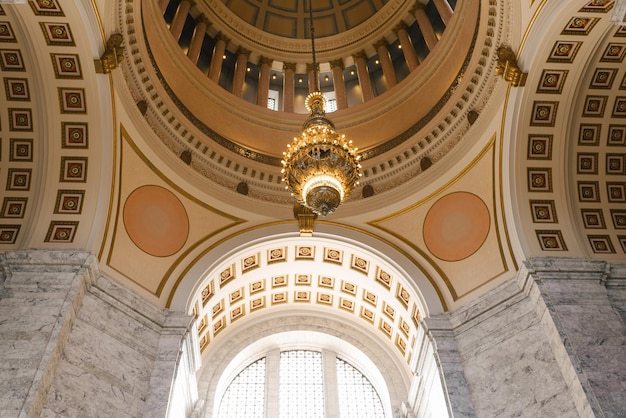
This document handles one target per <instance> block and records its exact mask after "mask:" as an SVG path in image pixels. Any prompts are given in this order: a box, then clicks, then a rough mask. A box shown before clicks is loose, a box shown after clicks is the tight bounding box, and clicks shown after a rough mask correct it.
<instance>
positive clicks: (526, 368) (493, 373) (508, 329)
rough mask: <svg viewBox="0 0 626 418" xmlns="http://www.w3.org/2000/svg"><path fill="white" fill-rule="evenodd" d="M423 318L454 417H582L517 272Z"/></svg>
mask: <svg viewBox="0 0 626 418" xmlns="http://www.w3.org/2000/svg"><path fill="white" fill-rule="evenodd" d="M425 322H426V324H427V326H428V330H429V332H430V334H431V335H432V337H433V340H434V343H435V344H436V347H437V355H438V358H439V362H440V367H441V370H442V374H443V376H444V378H443V380H444V382H445V388H446V390H447V391H448V395H449V398H450V406H451V416H454V417H458V416H461V417H466V416H476V417H494V416H518V417H533V418H534V417H539V416H541V417H544V416H545V417H549V416H550V417H552V416H554V417H557V416H558V417H575V416H578V414H577V411H576V407H575V405H574V402H573V401H572V399H571V395H570V394H569V392H568V391H567V385H566V382H565V381H564V379H563V377H562V375H561V372H560V368H559V366H558V365H557V362H556V359H555V356H554V354H553V353H552V349H551V346H550V343H549V342H548V339H547V337H546V336H545V333H544V330H543V328H542V326H541V324H540V321H539V319H538V317H537V316H536V314H535V310H534V306H533V303H532V302H531V301H530V299H529V298H528V297H527V295H526V294H525V293H524V292H523V291H522V289H521V288H520V286H519V285H518V283H517V281H516V280H515V279H512V280H509V281H508V282H505V283H503V284H502V285H500V286H499V287H497V288H495V289H494V290H492V291H490V292H488V293H487V294H485V295H483V296H482V297H480V298H478V299H476V300H474V301H472V302H471V303H469V304H468V305H466V306H464V307H462V308H460V309H458V310H457V311H454V312H451V313H446V314H442V315H437V316H434V317H431V318H427V319H426V320H425Z"/></svg>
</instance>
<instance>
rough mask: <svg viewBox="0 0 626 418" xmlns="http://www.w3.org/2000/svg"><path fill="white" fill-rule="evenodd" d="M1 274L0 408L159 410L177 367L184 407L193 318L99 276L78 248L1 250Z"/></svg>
mask: <svg viewBox="0 0 626 418" xmlns="http://www.w3.org/2000/svg"><path fill="white" fill-rule="evenodd" d="M0 276H1V277H0V281H3V283H4V284H3V288H4V289H3V291H2V293H0V353H2V355H1V356H0V416H1V417H3V418H4V417H7V418H10V417H39V416H77V417H78V416H80V417H83V416H84V417H87V416H114V417H116V418H124V417H128V418H130V417H139V416H150V417H155V418H158V417H165V416H166V414H167V412H168V404H169V402H170V398H171V396H170V395H171V393H172V388H173V385H174V379H175V376H179V375H182V376H184V377H185V379H181V380H180V382H182V383H181V385H184V386H185V392H184V393H185V395H186V400H185V402H186V403H185V402H183V403H182V405H183V409H182V410H183V411H190V410H191V408H192V406H193V403H194V402H195V400H196V399H197V389H196V387H195V384H196V382H195V370H196V369H197V367H198V362H199V358H200V356H199V353H198V351H199V350H198V349H197V347H198V344H197V341H194V337H195V332H192V331H191V330H192V329H193V318H192V317H190V316H189V315H186V314H185V313H182V312H173V311H169V310H166V309H161V308H158V307H156V306H154V305H152V304H151V303H149V302H148V301H146V300H144V299H142V298H140V297H139V296H137V295H135V294H134V293H132V292H131V291H130V290H128V289H126V288H125V287H124V286H122V285H120V284H118V283H116V282H114V281H113V280H111V279H109V278H107V277H105V276H103V275H102V274H101V273H100V271H99V270H98V266H97V261H96V259H95V257H94V256H92V255H90V254H88V253H86V252H82V251H49V250H27V251H13V252H5V253H0ZM179 361H180V362H181V363H184V364H185V370H184V371H183V372H180V367H179ZM178 405H181V403H180V402H179V404H178ZM179 410H180V409H179ZM172 416H178V415H176V414H175V415H172Z"/></svg>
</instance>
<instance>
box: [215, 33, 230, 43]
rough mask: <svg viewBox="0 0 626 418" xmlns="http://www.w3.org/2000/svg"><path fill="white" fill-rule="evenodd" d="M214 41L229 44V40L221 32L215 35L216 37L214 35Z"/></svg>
mask: <svg viewBox="0 0 626 418" xmlns="http://www.w3.org/2000/svg"><path fill="white" fill-rule="evenodd" d="M215 40H216V41H224V43H226V44H228V43H229V42H230V38H229V37H228V36H226V35H224V34H223V33H222V32H221V31H220V32H218V33H217V35H215Z"/></svg>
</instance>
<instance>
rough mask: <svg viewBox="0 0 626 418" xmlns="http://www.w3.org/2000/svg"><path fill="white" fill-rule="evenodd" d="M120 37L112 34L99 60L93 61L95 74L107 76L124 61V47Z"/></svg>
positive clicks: (117, 34)
mask: <svg viewBox="0 0 626 418" xmlns="http://www.w3.org/2000/svg"><path fill="white" fill-rule="evenodd" d="M122 41H123V39H122V35H120V34H119V33H114V34H113V35H111V37H110V38H109V40H108V41H107V43H106V47H105V49H104V52H103V53H102V56H101V57H100V59H97V60H94V65H95V66H96V72H97V73H99V74H108V73H110V72H111V71H112V70H114V69H115V68H117V66H118V65H119V64H120V63H121V62H122V60H124V46H123V45H122Z"/></svg>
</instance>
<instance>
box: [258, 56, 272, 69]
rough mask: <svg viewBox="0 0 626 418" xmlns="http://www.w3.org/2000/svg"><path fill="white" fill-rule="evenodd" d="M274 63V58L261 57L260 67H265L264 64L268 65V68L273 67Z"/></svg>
mask: <svg viewBox="0 0 626 418" xmlns="http://www.w3.org/2000/svg"><path fill="white" fill-rule="evenodd" d="M273 63H274V60H273V59H272V58H269V57H266V56H263V55H261V56H260V57H259V64H258V65H259V66H261V65H263V64H267V65H268V66H270V67H271V66H272V64H273Z"/></svg>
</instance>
